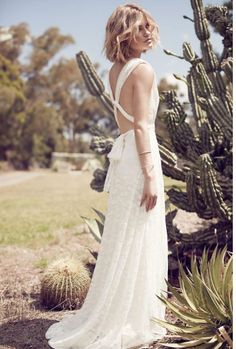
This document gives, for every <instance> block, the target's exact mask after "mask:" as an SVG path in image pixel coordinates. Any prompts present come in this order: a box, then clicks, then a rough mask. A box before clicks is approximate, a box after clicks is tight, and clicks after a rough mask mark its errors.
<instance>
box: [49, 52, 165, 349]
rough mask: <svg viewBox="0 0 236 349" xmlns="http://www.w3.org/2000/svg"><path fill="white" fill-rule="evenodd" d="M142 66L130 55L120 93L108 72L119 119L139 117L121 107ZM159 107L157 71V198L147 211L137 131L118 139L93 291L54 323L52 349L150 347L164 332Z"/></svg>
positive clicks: (152, 114) (151, 120)
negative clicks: (132, 76) (125, 89)
mask: <svg viewBox="0 0 236 349" xmlns="http://www.w3.org/2000/svg"><path fill="white" fill-rule="evenodd" d="M140 63H145V64H149V63H148V62H146V61H145V60H143V59H141V58H132V59H131V60H129V61H128V62H126V64H125V65H124V66H123V67H122V69H121V71H120V73H119V76H118V80H117V83H116V89H115V96H114V97H113V94H112V91H111V87H110V83H109V77H108V82H107V86H108V89H109V93H110V97H111V99H112V101H113V103H114V115H115V118H116V121H117V124H118V120H117V108H118V109H119V110H120V111H121V113H122V115H123V116H124V117H126V118H127V119H129V120H130V121H131V122H133V121H134V118H133V117H132V115H129V114H128V113H127V112H126V111H125V110H124V109H123V108H122V106H121V105H120V104H119V98H120V92H121V88H122V86H123V84H124V82H125V81H126V79H127V78H128V76H129V74H130V73H131V72H132V70H133V69H134V68H135V67H137V65H138V64H140ZM158 104H159V94H158V90H157V83H156V75H155V73H154V81H153V86H152V91H151V96H150V102H149V113H148V130H149V135H150V145H151V151H152V153H151V154H152V160H153V164H154V171H155V172H156V183H157V191H158V193H157V195H158V196H157V203H156V205H155V206H154V208H153V209H151V210H149V211H146V208H145V204H143V205H142V206H141V207H140V201H141V197H142V192H143V185H144V176H143V173H142V169H141V164H140V159H139V155H138V152H137V148H136V143H135V133H134V130H133V129H131V130H129V131H127V132H125V133H122V134H120V135H119V136H118V137H117V138H116V139H115V142H114V144H113V147H112V149H111V151H110V153H108V157H109V161H110V165H109V167H108V172H107V176H106V180H105V184H104V191H106V192H107V193H109V195H108V205H107V212H106V215H105V217H106V218H105V222H104V230H103V235H102V240H101V244H100V247H99V252H98V258H97V261H96V265H95V269H94V272H93V277H92V280H91V284H90V288H89V290H88V293H87V296H86V298H85V301H84V303H83V305H82V307H81V308H80V309H78V310H77V311H76V312H75V313H74V314H66V315H65V316H64V318H63V319H62V320H61V321H59V322H57V323H54V324H52V325H51V326H50V327H49V328H48V330H47V332H46V338H47V339H49V341H48V344H49V345H50V346H51V347H52V348H56V349H59V348H60V349H128V348H133V347H139V346H142V345H144V344H150V343H152V342H153V341H155V340H157V339H161V338H163V337H164V336H165V334H166V329H165V328H164V327H161V326H160V325H158V324H157V323H155V321H153V319H154V318H158V319H161V320H164V319H165V305H164V304H163V303H162V302H161V301H160V300H159V299H158V298H157V297H156V295H160V294H161V293H162V294H164V295H166V291H167V284H166V282H165V279H167V278H168V240H167V231H166V221H165V199H164V180H163V173H162V167H161V159H160V154H159V148H158V142H157V139H156V134H155V118H156V114H157V108H158Z"/></svg>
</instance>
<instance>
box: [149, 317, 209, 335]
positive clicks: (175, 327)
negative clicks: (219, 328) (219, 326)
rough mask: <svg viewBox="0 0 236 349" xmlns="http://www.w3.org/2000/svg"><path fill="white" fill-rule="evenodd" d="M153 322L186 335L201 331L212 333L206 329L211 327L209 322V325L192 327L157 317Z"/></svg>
mask: <svg viewBox="0 0 236 349" xmlns="http://www.w3.org/2000/svg"><path fill="white" fill-rule="evenodd" d="M152 321H153V322H156V323H158V324H159V325H161V326H163V327H165V328H167V329H168V330H169V331H170V332H172V333H175V334H179V335H183V334H184V336H186V335H187V334H188V333H189V334H194V333H195V334H197V333H198V332H199V331H200V333H201V335H202V334H203V333H204V334H207V335H208V334H209V335H211V332H210V331H209V332H208V333H206V332H205V330H208V329H209V326H208V324H207V325H205V324H204V325H197V326H192V327H187V326H186V325H181V324H173V323H170V322H166V321H163V320H160V319H157V318H152Z"/></svg>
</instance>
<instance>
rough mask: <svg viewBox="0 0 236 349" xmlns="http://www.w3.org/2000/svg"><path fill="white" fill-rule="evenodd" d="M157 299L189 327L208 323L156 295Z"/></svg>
mask: <svg viewBox="0 0 236 349" xmlns="http://www.w3.org/2000/svg"><path fill="white" fill-rule="evenodd" d="M156 296H157V298H159V299H160V300H162V301H163V302H164V303H165V304H166V306H167V307H168V308H169V309H170V310H171V311H172V312H173V313H174V314H175V315H176V316H177V317H178V318H179V319H180V320H182V321H184V322H186V323H187V324H190V325H192V324H193V325H195V324H205V323H208V322H207V321H206V320H205V319H203V318H201V317H199V316H197V315H196V314H193V313H192V312H190V311H188V310H187V309H184V308H182V307H181V308H180V307H179V306H178V305H177V304H176V303H172V302H170V301H168V300H167V299H163V298H161V297H160V296H158V295H156Z"/></svg>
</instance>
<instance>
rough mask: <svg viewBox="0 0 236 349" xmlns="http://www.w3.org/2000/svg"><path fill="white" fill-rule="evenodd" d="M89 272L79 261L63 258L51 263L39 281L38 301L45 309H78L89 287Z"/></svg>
mask: <svg viewBox="0 0 236 349" xmlns="http://www.w3.org/2000/svg"><path fill="white" fill-rule="evenodd" d="M90 282H91V279H90V272H89V270H88V269H87V268H86V267H85V266H84V264H83V262H82V261H81V260H79V259H76V258H72V257H65V258H61V259H57V260H55V261H53V262H52V263H51V264H49V266H48V267H47V269H46V270H45V272H44V274H43V276H42V279H41V289H40V300H41V303H42V304H43V305H44V306H46V307H47V308H50V309H51V310H52V309H57V310H61V309H70V310H71V309H78V308H80V307H81V306H82V304H83V302H84V299H85V297H86V295H87V292H88V289H89V285H90Z"/></svg>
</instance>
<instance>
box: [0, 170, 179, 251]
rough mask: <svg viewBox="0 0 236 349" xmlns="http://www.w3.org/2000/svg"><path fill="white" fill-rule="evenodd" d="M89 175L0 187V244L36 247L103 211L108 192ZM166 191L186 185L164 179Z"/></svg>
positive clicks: (54, 176)
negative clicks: (94, 184)
mask: <svg viewBox="0 0 236 349" xmlns="http://www.w3.org/2000/svg"><path fill="white" fill-rule="evenodd" d="M91 180H92V173H91V172H84V173H82V174H81V175H77V174H73V173H72V174H69V173H54V172H48V173H47V174H45V175H43V176H40V177H36V178H33V179H30V180H28V181H26V182H22V183H18V184H16V185H12V186H8V187H2V188H0V217H1V220H0V243H1V244H2V245H9V244H18V245H23V246H29V247H36V246H39V245H43V244H47V243H48V242H49V241H50V240H52V239H53V232H54V231H55V230H57V229H61V228H72V227H75V226H78V225H80V224H81V223H83V222H84V221H83V219H82V218H81V216H87V217H97V216H96V214H95V212H94V211H93V210H92V207H94V208H96V209H98V210H101V211H102V212H105V211H106V209H107V197H108V194H107V193H104V192H102V193H98V192H96V191H94V190H92V189H91V188H90V185H89V184H90V182H91ZM164 180H165V189H167V188H169V187H170V186H172V185H178V186H180V187H181V188H185V184H184V183H183V182H179V181H173V180H171V179H169V178H166V177H164Z"/></svg>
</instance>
